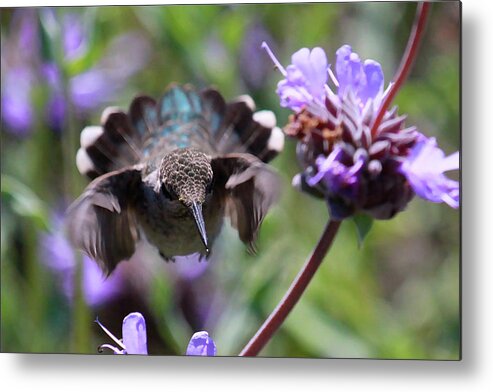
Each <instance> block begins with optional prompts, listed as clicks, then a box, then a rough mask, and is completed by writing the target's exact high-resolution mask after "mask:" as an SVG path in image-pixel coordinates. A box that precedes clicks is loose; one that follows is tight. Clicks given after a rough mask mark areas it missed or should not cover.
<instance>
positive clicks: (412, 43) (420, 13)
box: [371, 2, 431, 137]
mask: <svg viewBox="0 0 493 392" xmlns="http://www.w3.org/2000/svg"><path fill="white" fill-rule="evenodd" d="M430 7H431V3H429V2H422V3H419V4H418V8H417V10H416V17H415V19H414V23H413V29H412V30H411V34H410V35H409V39H408V41H407V47H406V50H405V52H404V55H403V56H402V60H401V63H400V65H399V68H398V70H397V73H396V75H395V76H394V81H393V84H392V86H391V87H390V90H389V92H388V93H387V95H386V96H385V99H384V100H383V102H382V105H381V106H380V109H379V111H378V114H377V117H376V118H375V122H374V123H373V126H372V128H371V135H372V136H373V137H374V136H376V134H377V131H378V127H379V126H380V123H381V122H382V119H383V116H384V115H385V112H386V111H387V109H388V107H389V106H390V103H391V102H392V100H393V99H394V97H395V95H396V94H397V91H399V89H400V88H401V87H402V85H403V83H404V81H405V80H406V77H407V74H408V73H409V69H410V68H411V65H412V64H413V62H414V59H415V58H416V54H417V51H418V46H419V43H420V42H421V38H422V37H423V32H424V28H425V23H426V18H427V16H428V13H429V10H430Z"/></svg>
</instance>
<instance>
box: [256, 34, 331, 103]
mask: <svg viewBox="0 0 493 392" xmlns="http://www.w3.org/2000/svg"><path fill="white" fill-rule="evenodd" d="M262 47H263V48H264V49H266V50H267V51H268V52H269V53H270V54H271V55H272V52H271V51H270V49H269V47H268V46H267V44H266V43H265V42H264V43H263V44H262ZM272 58H273V59H275V58H274V57H273V55H272ZM291 61H292V64H291V65H289V66H288V67H287V68H286V69H284V68H283V66H282V65H281V64H280V63H279V62H278V61H277V60H275V64H276V66H277V67H278V69H279V70H280V71H281V73H282V74H283V75H284V76H285V78H286V79H285V80H281V81H280V82H279V84H278V85H277V94H278V95H279V97H280V98H281V106H283V107H288V108H290V109H292V110H295V111H299V110H301V109H302V108H303V107H305V106H310V105H311V104H312V103H318V104H319V105H322V104H323V102H324V100H325V83H326V82H327V75H328V74H327V57H326V56H325V52H324V51H323V49H322V48H314V49H313V50H311V51H310V50H309V49H307V48H303V49H300V50H298V51H297V52H296V53H295V54H293V56H292V57H291Z"/></svg>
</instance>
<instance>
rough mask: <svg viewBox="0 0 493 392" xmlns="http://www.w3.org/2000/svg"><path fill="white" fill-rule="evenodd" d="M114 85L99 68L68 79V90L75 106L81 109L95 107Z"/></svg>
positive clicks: (102, 101) (109, 92) (105, 99)
mask: <svg viewBox="0 0 493 392" xmlns="http://www.w3.org/2000/svg"><path fill="white" fill-rule="evenodd" d="M114 87H115V85H114V84H112V83H111V80H110V79H109V77H108V75H106V73H105V72H103V71H102V70H100V69H96V68H94V69H91V70H89V71H86V72H84V73H81V74H79V75H77V76H74V77H73V78H72V79H71V80H70V92H71V95H72V101H73V103H74V105H75V106H77V107H78V108H79V109H82V110H90V109H95V108H97V107H98V106H100V105H101V104H102V103H104V102H106V101H107V100H108V99H109V98H110V96H111V94H112V93H113V92H114Z"/></svg>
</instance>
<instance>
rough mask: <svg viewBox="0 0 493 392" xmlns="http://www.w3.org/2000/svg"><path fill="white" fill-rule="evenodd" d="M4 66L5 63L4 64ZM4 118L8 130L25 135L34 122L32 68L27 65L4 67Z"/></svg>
mask: <svg viewBox="0 0 493 392" xmlns="http://www.w3.org/2000/svg"><path fill="white" fill-rule="evenodd" d="M2 68H3V65H2ZM2 75H3V78H2V119H3V121H4V122H5V124H6V125H7V128H6V129H7V130H9V131H10V132H12V133H14V134H16V135H18V136H25V135H27V134H28V133H29V131H30V129H31V126H32V122H33V116H34V113H33V108H32V106H31V83H32V80H33V77H32V74H31V72H30V70H29V69H28V68H26V67H20V68H13V69H9V70H4V69H2Z"/></svg>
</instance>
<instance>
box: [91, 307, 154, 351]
mask: <svg viewBox="0 0 493 392" xmlns="http://www.w3.org/2000/svg"><path fill="white" fill-rule="evenodd" d="M95 322H96V323H97V324H98V325H99V326H100V327H101V329H102V330H103V331H104V332H105V333H106V334H107V335H108V336H109V337H110V338H111V339H113V341H114V342H115V343H116V344H117V345H118V347H117V346H113V345H111V344H102V345H101V346H99V349H98V351H100V352H101V351H102V350H103V349H104V348H108V349H110V350H112V351H113V352H114V353H115V354H135V355H147V331H146V322H145V319H144V316H142V314H141V313H139V312H133V313H130V314H129V315H127V316H126V317H125V318H124V319H123V324H122V339H121V340H120V339H117V338H116V337H115V335H113V334H112V333H111V332H110V331H109V330H108V329H107V328H106V327H105V326H104V325H103V324H101V323H100V322H99V320H97V319H96V320H95Z"/></svg>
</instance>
